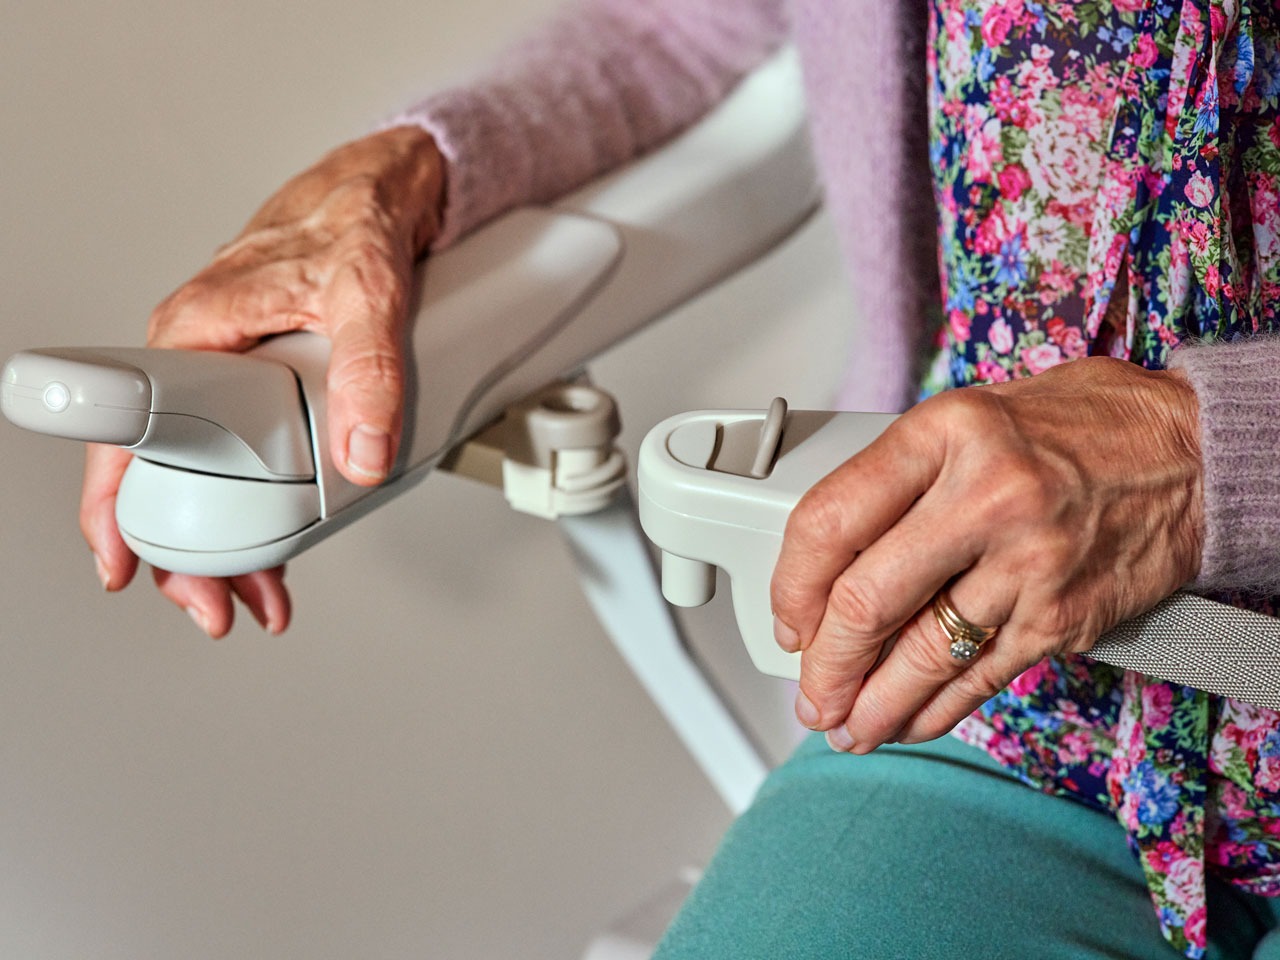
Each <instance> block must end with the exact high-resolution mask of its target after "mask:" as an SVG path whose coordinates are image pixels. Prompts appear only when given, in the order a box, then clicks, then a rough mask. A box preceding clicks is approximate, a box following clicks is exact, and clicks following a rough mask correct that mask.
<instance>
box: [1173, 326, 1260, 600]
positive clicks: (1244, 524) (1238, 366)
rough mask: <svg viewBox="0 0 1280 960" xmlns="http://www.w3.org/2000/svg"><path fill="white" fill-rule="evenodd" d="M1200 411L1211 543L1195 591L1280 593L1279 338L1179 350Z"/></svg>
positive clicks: (1176, 359) (1178, 362)
mask: <svg viewBox="0 0 1280 960" xmlns="http://www.w3.org/2000/svg"><path fill="white" fill-rule="evenodd" d="M1169 367H1170V369H1173V370H1179V371H1181V372H1182V373H1183V374H1184V375H1185V376H1186V377H1187V379H1188V380H1189V381H1190V383H1191V385H1192V387H1194V388H1195V391H1196V398H1197V400H1198V401H1199V404H1200V452H1201V458H1202V461H1203V463H1204V511H1205V543H1204V550H1203V553H1202V554H1201V560H1200V574H1199V576H1198V577H1197V579H1196V581H1195V583H1194V584H1193V586H1194V587H1196V588H1197V589H1203V590H1251V591H1259V592H1266V593H1280V337H1275V336H1271V337H1255V338H1252V339H1249V340H1245V341H1241V342H1238V343H1209V344H1191V345H1187V346H1184V347H1182V348H1180V349H1178V350H1175V351H1174V353H1173V357H1172V358H1171V360H1170V362H1169Z"/></svg>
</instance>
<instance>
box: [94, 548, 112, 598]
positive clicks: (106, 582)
mask: <svg viewBox="0 0 1280 960" xmlns="http://www.w3.org/2000/svg"><path fill="white" fill-rule="evenodd" d="M93 565H94V566H95V567H97V568H98V579H99V580H101V581H102V589H103V590H110V589H111V573H110V571H108V570H107V565H106V564H105V563H103V562H102V558H101V557H100V556H98V555H97V554H96V553H95V554H94V555H93Z"/></svg>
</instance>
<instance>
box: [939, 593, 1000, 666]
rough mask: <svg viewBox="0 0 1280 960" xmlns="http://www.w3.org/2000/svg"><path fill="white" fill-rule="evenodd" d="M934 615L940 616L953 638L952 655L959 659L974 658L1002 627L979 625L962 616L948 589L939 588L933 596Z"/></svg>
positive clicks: (943, 628)
mask: <svg viewBox="0 0 1280 960" xmlns="http://www.w3.org/2000/svg"><path fill="white" fill-rule="evenodd" d="M933 615H934V616H935V617H937V618H938V625H939V626H940V627H942V632H943V633H945V634H946V635H947V637H948V638H949V639H950V640H951V656H953V657H955V658H956V659H957V660H972V659H973V658H974V657H976V656H977V655H978V654H979V652H981V650H982V645H983V644H984V643H986V642H987V641H988V640H990V639H991V638H992V637H994V636H995V635H996V633H997V631H999V629H1000V628H999V627H983V626H979V625H978V624H976V623H974V622H973V621H971V620H966V619H965V618H964V617H962V616H960V614H959V613H958V612H957V611H956V608H955V606H954V605H952V603H951V595H950V594H949V593H948V592H947V591H946V590H939V591H938V594H937V596H935V597H934V598H933Z"/></svg>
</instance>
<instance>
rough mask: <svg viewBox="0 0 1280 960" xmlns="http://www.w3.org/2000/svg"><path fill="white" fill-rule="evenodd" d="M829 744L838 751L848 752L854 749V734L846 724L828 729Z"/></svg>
mask: <svg viewBox="0 0 1280 960" xmlns="http://www.w3.org/2000/svg"><path fill="white" fill-rule="evenodd" d="M827 746H829V747H830V748H831V749H832V750H835V751H836V752H837V753H848V752H849V751H850V750H852V749H853V736H852V734H850V733H849V728H848V727H846V726H845V725H844V724H841V725H840V726H838V727H836V728H835V729H834V730H828V731H827Z"/></svg>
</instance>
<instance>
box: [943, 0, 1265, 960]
mask: <svg viewBox="0 0 1280 960" xmlns="http://www.w3.org/2000/svg"><path fill="white" fill-rule="evenodd" d="M932 14H933V16H932V19H931V27H930V37H929V46H928V58H929V62H928V66H929V73H930V115H931V140H930V149H931V157H930V159H931V162H932V166H933V172H934V183H935V190H936V199H937V206H938V211H939V224H938V226H939V261H940V265H941V277H942V296H943V302H944V307H945V317H946V322H945V324H944V326H943V329H942V330H941V332H940V336H939V353H938V360H939V362H938V363H936V364H935V365H934V368H933V372H932V374H931V376H930V378H929V379H928V380H927V381H926V386H925V392H926V393H927V392H931V391H933V390H936V389H942V388H946V387H956V386H965V385H969V384H975V383H991V382H1001V381H1006V380H1009V379H1011V378H1014V377H1023V376H1031V375H1034V374H1036V373H1040V372H1041V371H1043V370H1046V369H1048V368H1049V367H1051V366H1054V365H1056V364H1058V363H1063V362H1066V361H1069V360H1072V359H1075V358H1077V357H1082V356H1087V355H1091V354H1109V355H1113V356H1118V357H1124V358H1127V359H1130V360H1132V361H1133V362H1136V363H1140V364H1142V365H1143V366H1145V367H1148V368H1151V369H1158V368H1161V367H1163V366H1164V365H1165V363H1166V361H1167V359H1168V357H1169V353H1170V352H1171V351H1172V350H1173V348H1174V347H1175V346H1177V344H1178V343H1180V342H1181V341H1182V340H1184V339H1186V338H1188V337H1195V338H1199V339H1206V340H1211V339H1222V338H1225V339H1236V338H1240V337H1247V336H1250V335H1252V334H1254V333H1256V332H1260V331H1265V332H1275V331H1277V329H1278V328H1280V317H1277V313H1276V311H1277V304H1278V303H1280V239H1277V238H1278V236H1280V233H1278V231H1280V125H1278V121H1277V110H1278V109H1280V23H1278V22H1277V10H1276V6H1275V5H1274V4H1269V5H1267V4H1257V3H1249V2H1245V0H1230V2H1227V0H1113V2H1110V3H1108V2H1099V0H1059V2H1043V3H1038V2H1032V0H999V2H997V0H934V3H933V10H932ZM1117 292H1119V295H1118V296H1117ZM1113 297H1114V298H1115V299H1116V302H1115V303H1114V304H1113V303H1112V299H1113ZM1120 304H1124V309H1123V310H1119V309H1117V307H1118V306H1119V305H1120ZM1109 306H1110V307H1111V308H1112V309H1110V310H1109V309H1108V307H1109ZM1235 599H1236V600H1237V601H1239V598H1235ZM958 733H959V735H960V736H961V737H962V739H966V740H968V741H969V742H972V743H975V744H978V745H980V746H982V747H984V748H985V749H987V750H988V752H990V753H991V755H992V756H994V757H995V758H996V759H997V760H999V761H1000V762H1002V763H1003V764H1005V765H1006V766H1008V767H1011V768H1012V769H1014V770H1016V771H1017V772H1018V773H1019V775H1020V776H1022V778H1023V779H1024V780H1026V781H1027V782H1028V783H1031V784H1033V785H1035V786H1037V787H1039V788H1040V789H1043V790H1045V791H1047V792H1051V793H1056V794H1061V795H1064V796H1069V797H1073V798H1075V799H1077V800H1079V801H1082V802H1084V803H1087V804H1091V805H1093V806H1096V807H1098V808H1100V809H1105V810H1109V811H1112V812H1113V813H1114V815H1115V816H1116V817H1117V818H1118V820H1119V821H1120V823H1121V824H1122V825H1123V826H1124V827H1125V830H1126V831H1127V833H1128V836H1129V840H1130V845H1131V847H1132V848H1133V851H1134V853H1135V855H1136V856H1137V858H1138V861H1139V863H1140V864H1141V866H1142V869H1143V871H1144V874H1145V876H1146V877H1147V881H1148V886H1149V887H1150V890H1151V895H1152V901H1153V905H1154V907H1155V912H1156V919H1157V920H1158V922H1159V924H1160V927H1161V929H1162V931H1163V933H1164V935H1165V936H1166V938H1167V939H1168V940H1169V942H1170V943H1171V944H1172V945H1173V946H1175V947H1176V948H1177V949H1178V950H1180V951H1181V952H1182V953H1184V954H1185V955H1186V956H1188V957H1193V958H1194V957H1200V956H1202V955H1203V954H1204V951H1205V946H1206V929H1207V925H1210V924H1212V923H1213V918H1212V917H1209V916H1207V914H1206V908H1205V874H1206V870H1213V871H1215V872H1216V873H1217V874H1219V875H1220V876H1222V877H1223V878H1224V879H1226V880H1228V881H1229V882H1231V883H1234V884H1236V885H1238V886H1240V887H1242V888H1244V889H1246V890H1248V891H1250V892H1253V893H1258V894H1267V895H1280V715H1277V714H1276V713H1275V712H1274V711H1270V710H1263V709H1261V708H1256V707H1249V706H1247V705H1243V704H1238V703H1235V702H1234V701H1230V700H1226V699H1220V698H1216V697H1211V696H1209V695H1207V694H1205V693H1203V692H1202V691H1197V690H1193V689H1191V688H1186V687H1180V686H1175V685H1171V684H1167V683H1163V682H1160V681H1156V680H1153V679H1151V678H1148V677H1144V676H1141V675H1138V674H1132V673H1125V672H1123V671H1120V670H1117V669H1114V668H1111V667H1106V666H1103V665H1099V664H1094V663H1092V662H1090V661H1087V660H1085V659H1083V658H1072V657H1064V658H1061V659H1055V660H1047V661H1045V662H1043V663H1041V664H1039V665H1037V666H1036V667H1034V668H1033V669H1031V670H1029V671H1028V672H1027V673H1025V674H1023V676H1021V677H1019V678H1018V679H1017V680H1016V681H1015V682H1014V683H1013V684H1011V685H1010V687H1009V688H1008V689H1006V690H1005V691H1004V692H1002V693H1001V694H1000V695H998V696H997V697H995V698H994V699H993V700H992V701H990V702H989V703H988V704H986V705H985V706H984V707H983V708H982V709H981V710H980V711H978V712H977V713H976V714H975V715H974V716H973V717H971V718H970V719H969V720H968V721H966V723H965V724H963V725H962V726H961V728H960V729H959V731H958Z"/></svg>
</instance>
